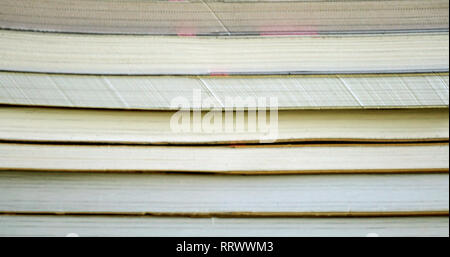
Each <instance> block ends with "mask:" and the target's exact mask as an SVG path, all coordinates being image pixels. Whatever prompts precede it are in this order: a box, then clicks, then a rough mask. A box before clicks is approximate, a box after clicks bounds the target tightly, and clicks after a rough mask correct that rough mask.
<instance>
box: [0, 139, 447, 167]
mask: <svg viewBox="0 0 450 257" xmlns="http://www.w3.org/2000/svg"><path fill="white" fill-rule="evenodd" d="M448 155H449V147H448V144H413V145H408V144H402V145H395V144H394V145H370V144H369V145H306V146H305V145H300V146H298V145H297V146H280V145H275V146H267V145H266V146H222V147H219V146H193V147H186V146H111V145H106V146H101V145H42V144H41V145H35V144H9V143H2V144H0V169H3V170H5V169H14V170H17V169H19V170H28V169H30V170H56V171H57V170H69V171H70V170H72V171H73V170H76V171H117V172H119V171H121V172H127V171H128V172H145V171H147V172H152V171H173V172H228V173H232V172H237V173H244V174H247V173H248V174H255V173H269V174H270V173H291V172H292V173H307V172H316V173H321V172H389V171H391V172H399V171H431V170H437V171H447V172H448V168H449V165H448V163H449V157H448Z"/></svg>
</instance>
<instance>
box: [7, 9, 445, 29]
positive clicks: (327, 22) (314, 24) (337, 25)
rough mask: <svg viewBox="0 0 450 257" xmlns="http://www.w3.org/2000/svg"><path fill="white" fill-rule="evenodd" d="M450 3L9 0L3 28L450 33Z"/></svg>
mask: <svg viewBox="0 0 450 257" xmlns="http://www.w3.org/2000/svg"><path fill="white" fill-rule="evenodd" d="M448 6H449V5H448V1H445V0H427V1H420V0H406V1H405V0H404V1H398V0H397V1H330V0H327V1H298V0H297V1H292V0H289V1H270V0H269V1H267V0H264V1H261V0H259V1H255V0H252V1H242V0H241V1H236V0H233V1H229V0H226V1H223V0H222V1H215V0H189V1H160V0H151V1H148V0H145V1H144V0H133V1H130V0H109V1H95V0H84V1H70V0H34V1H26V0H2V1H1V2H0V9H1V10H2V12H1V13H0V27H1V28H7V29H18V30H33V31H47V32H55V31H56V32H71V33H98V34H108V33H109V34H154V35H180V36H189V35H249V34H255V35H260V34H262V35H267V34H268V35H272V34H276V35H279V34H281V35H283V34H326V33H354V34H356V33H374V32H382V33H389V32H399V31H403V32H421V31H430V30H448V12H446V10H448Z"/></svg>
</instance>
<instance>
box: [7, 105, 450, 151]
mask: <svg viewBox="0 0 450 257" xmlns="http://www.w3.org/2000/svg"><path fill="white" fill-rule="evenodd" d="M174 114H175V112H158V111H116V110H88V109H86V110H78V109H58V108H28V107H6V106H4V107H1V108H0V120H1V121H2V122H1V125H0V140H3V141H23V142H54V143H56V142H59V143H64V142H67V143H110V144H233V143H259V142H260V139H261V138H263V136H264V135H266V131H265V130H264V129H261V128H260V127H259V128H258V129H257V130H255V131H254V132H251V130H249V128H248V123H247V120H248V115H247V114H248V112H246V115H245V120H244V122H239V124H242V126H243V127H244V128H245V130H244V131H242V132H237V131H231V132H226V131H225V129H223V130H222V132H215V133H208V132H207V131H205V130H204V131H203V132H195V131H190V132H188V131H186V132H174V131H173V130H172V129H171V127H170V120H171V117H172V116H173V115H174ZM203 117H204V116H203ZM448 117H449V113H448V109H414V110H319V111H280V112H278V136H277V140H276V142H308V141H337V142H346V141H376V142H392V141H416V142H417V141H443V140H448V138H449V125H448V124H449V118H448ZM222 119H223V120H225V115H222ZM268 120H270V117H267V121H268ZM235 122H236V123H238V120H235ZM194 123H196V124H199V123H201V120H199V121H197V122H196V121H194V120H193V119H192V120H191V126H192V127H194V125H193V124H194ZM223 124H225V122H224V123H223Z"/></svg>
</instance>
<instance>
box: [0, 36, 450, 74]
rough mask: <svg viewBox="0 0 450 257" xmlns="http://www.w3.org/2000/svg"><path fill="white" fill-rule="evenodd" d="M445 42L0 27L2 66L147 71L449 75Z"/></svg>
mask: <svg viewBox="0 0 450 257" xmlns="http://www.w3.org/2000/svg"><path fill="white" fill-rule="evenodd" d="M448 45H449V42H448V32H443V33H418V34H388V35H344V36H337V35H334V36H333V35H329V36H286V37H170V36H167V37H165V36H130V35H78V34H60V33H38V32H18V31H9V30H0V70H7V71H28V72H33V71H34V72H54V73H83V74H148V75H150V74H151V75H155V74H178V75H186V74H190V75H192V74H194V75H199V74H217V73H219V74H223V73H228V74H236V73H238V74H249V73H258V74H259V73H264V74H289V73H313V74H314V73H330V74H333V73H361V72H362V73H372V72H374V73H380V72H381V73H383V72H384V73H386V72H387V73H389V72H391V73H396V72H405V71H408V72H436V71H446V72H447V71H448V65H449V56H448Z"/></svg>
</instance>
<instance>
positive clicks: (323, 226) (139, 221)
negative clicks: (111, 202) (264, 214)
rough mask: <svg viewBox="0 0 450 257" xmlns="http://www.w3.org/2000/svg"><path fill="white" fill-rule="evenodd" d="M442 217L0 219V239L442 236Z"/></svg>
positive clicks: (445, 225) (444, 226)
mask: <svg viewBox="0 0 450 257" xmlns="http://www.w3.org/2000/svg"><path fill="white" fill-rule="evenodd" d="M448 227H449V222H448V217H387V218H379V217H378V218H374V217H371V218H314V219H311V218H288V219H286V218H285V219H280V218H245V219H242V218H196V219H192V218H173V217H172V218H167V217H135V216H132V217H129V216H120V217H114V216H112V217H111V216H70V215H63V216H45V215H41V216H30V215H27V216H23V215H0V236H33V237H37V236H39V237H42V236H52V237H64V236H80V237H88V236H95V237H99V236H101V237H114V236H122V237H129V236H142V237H149V236H154V237H160V236H163V237H196V236H198V235H202V236H205V237H233V236H234V237H236V236H239V237H288V236H292V237H330V236H331V237H366V236H380V237H416V236H422V237H448V235H449V230H448Z"/></svg>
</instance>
